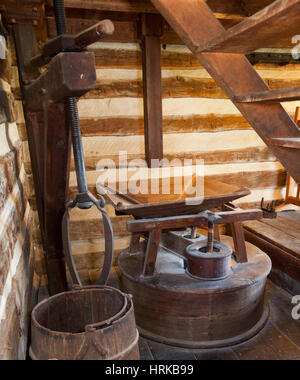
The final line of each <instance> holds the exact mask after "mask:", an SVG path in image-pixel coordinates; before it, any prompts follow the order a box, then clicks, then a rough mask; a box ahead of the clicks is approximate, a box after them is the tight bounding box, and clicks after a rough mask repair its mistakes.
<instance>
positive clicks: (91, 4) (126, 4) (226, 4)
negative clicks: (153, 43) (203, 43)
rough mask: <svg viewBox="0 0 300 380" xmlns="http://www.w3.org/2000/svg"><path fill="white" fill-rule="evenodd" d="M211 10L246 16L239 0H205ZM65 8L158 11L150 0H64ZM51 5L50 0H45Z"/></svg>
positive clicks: (138, 11)
mask: <svg viewBox="0 0 300 380" xmlns="http://www.w3.org/2000/svg"><path fill="white" fill-rule="evenodd" d="M206 2H207V4H208V6H209V7H210V8H211V9H212V10H213V12H218V13H223V14H234V15H244V16H246V13H245V10H244V8H243V5H242V4H241V2H240V0H226V1H224V0H206ZM64 3H65V7H66V8H79V9H94V10H101V11H117V12H137V13H158V12H157V10H156V9H155V7H154V6H153V5H152V3H151V1H150V0H110V1H107V0H84V1H82V0H65V2H64ZM46 4H47V5H48V6H51V7H52V4H53V2H52V0H46Z"/></svg>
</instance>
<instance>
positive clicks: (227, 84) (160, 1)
mask: <svg viewBox="0 0 300 380" xmlns="http://www.w3.org/2000/svg"><path fill="white" fill-rule="evenodd" d="M151 1H152V3H153V4H154V6H155V7H156V8H157V9H158V11H159V12H160V13H161V14H162V15H163V16H164V18H165V19H166V20H167V22H168V23H169V24H170V25H171V27H172V28H173V29H174V30H175V31H176V32H177V34H178V35H179V36H180V37H181V39H182V40H183V42H184V43H185V44H186V46H187V47H188V48H189V49H190V50H191V51H192V53H193V54H194V55H195V56H196V58H197V59H198V60H199V62H200V63H201V64H202V65H203V67H204V68H205V69H206V70H207V72H208V73H209V74H210V75H211V77H212V78H213V79H214V80H215V81H216V83H217V84H218V85H219V86H220V87H221V88H222V89H223V91H224V92H225V93H226V94H227V96H228V97H229V98H230V99H232V98H234V97H235V96H239V95H246V94H251V93H255V92H263V91H268V90H270V89H269V87H268V86H267V84H266V83H265V82H264V81H263V79H262V78H261V77H260V76H259V74H258V73H257V72H256V70H255V69H254V68H253V67H252V65H251V64H250V62H249V61H248V60H247V58H246V57H245V56H244V55H243V54H230V53H201V52H200V53H199V52H198V47H199V46H201V45H203V44H204V43H205V42H207V41H209V40H211V39H212V38H214V37H216V36H217V35H220V34H221V33H224V31H225V29H224V27H223V26H222V25H221V23H220V22H219V21H218V19H217V18H216V17H215V15H214V14H213V12H212V11H211V10H210V8H209V7H208V6H207V4H206V2H205V1H203V0H151ZM233 104H235V106H236V107H237V108H238V110H239V111H240V112H241V114H242V115H243V116H244V117H245V118H246V119H247V120H248V122H249V123H250V124H251V126H252V127H253V128H254V130H255V131H256V132H257V133H258V135H259V136H260V137H261V139H262V140H263V141H264V142H265V144H266V145H267V146H268V147H269V148H270V149H271V150H272V152H273V153H274V155H275V156H276V157H277V158H278V159H279V161H280V162H281V163H282V165H283V166H284V167H285V168H286V169H287V171H288V172H289V173H290V174H291V176H292V177H293V178H294V179H295V181H296V182H297V183H300V165H299V151H297V150H295V149H289V148H283V147H279V146H275V145H273V143H272V139H273V138H295V137H296V138H300V129H299V128H298V126H297V125H296V124H295V122H294V121H293V120H292V119H291V117H290V116H289V115H288V113H287V112H286V111H285V109H284V108H283V107H282V106H281V104H280V103H237V102H233Z"/></svg>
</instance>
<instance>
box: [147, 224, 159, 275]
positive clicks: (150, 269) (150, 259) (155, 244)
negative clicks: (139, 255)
mask: <svg viewBox="0 0 300 380" xmlns="http://www.w3.org/2000/svg"><path fill="white" fill-rule="evenodd" d="M161 232H162V230H160V229H155V230H153V231H151V232H150V234H149V240H148V244H147V251H146V257H145V262H144V270H143V274H144V276H145V277H150V276H153V274H154V271H155V264H156V259H157V253H158V248H159V243H160V238H161Z"/></svg>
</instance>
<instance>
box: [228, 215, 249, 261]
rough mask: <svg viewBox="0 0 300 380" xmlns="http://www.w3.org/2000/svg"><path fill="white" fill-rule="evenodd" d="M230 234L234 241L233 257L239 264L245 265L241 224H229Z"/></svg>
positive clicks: (244, 245) (244, 244)
mask: <svg viewBox="0 0 300 380" xmlns="http://www.w3.org/2000/svg"><path fill="white" fill-rule="evenodd" d="M231 233H232V237H233V241H234V250H235V257H236V259H237V262H239V263H247V262H248V256H247V249H246V243H245V233H244V229H243V224H242V223H241V222H236V223H232V224H231Z"/></svg>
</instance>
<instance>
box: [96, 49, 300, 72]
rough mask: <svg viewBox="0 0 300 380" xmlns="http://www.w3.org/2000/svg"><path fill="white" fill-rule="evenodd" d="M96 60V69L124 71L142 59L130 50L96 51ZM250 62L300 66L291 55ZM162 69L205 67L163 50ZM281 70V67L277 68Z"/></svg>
mask: <svg viewBox="0 0 300 380" xmlns="http://www.w3.org/2000/svg"><path fill="white" fill-rule="evenodd" d="M94 52H95V58H96V67H97V68H98V69H100V68H123V69H132V68H141V66H142V58H141V52H140V51H139V50H128V49H126V50H125V49H124V50H123V49H121V48H120V47H119V48H118V49H105V48H102V49H95V50H94ZM248 59H250V62H251V63H252V64H253V65H256V66H255V68H256V67H259V66H260V64H261V63H264V62H265V63H266V64H269V65H272V64H273V65H275V64H283V65H288V64H291V65H292V66H294V65H297V66H298V65H299V63H300V60H296V61H295V60H294V59H293V57H292V55H291V54H288V57H286V58H284V59H283V58H282V54H280V53H268V52H263V53H255V54H254V55H253V54H250V55H249V56H248ZM161 63H162V68H163V69H175V68H180V69H182V70H190V69H200V68H203V66H202V65H201V64H200V63H199V61H198V60H197V59H196V58H195V57H194V56H193V55H192V54H190V53H177V52H174V51H173V52H171V51H169V50H164V49H163V50H162V59H161ZM277 68H279V66H277ZM282 68H284V69H287V70H288V68H289V67H288V66H282Z"/></svg>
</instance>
